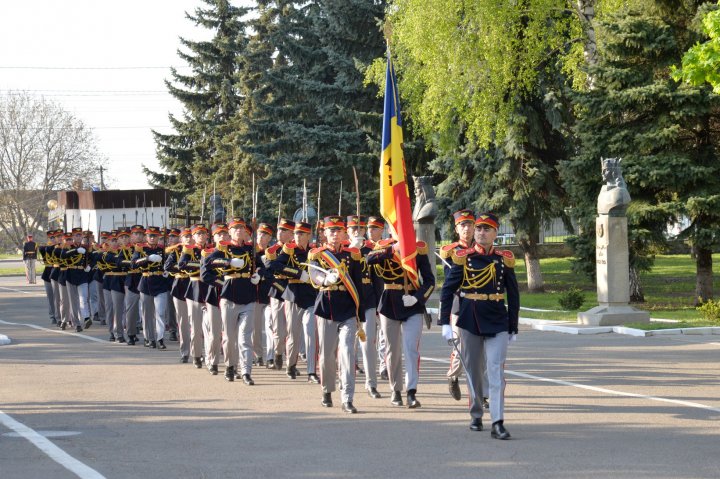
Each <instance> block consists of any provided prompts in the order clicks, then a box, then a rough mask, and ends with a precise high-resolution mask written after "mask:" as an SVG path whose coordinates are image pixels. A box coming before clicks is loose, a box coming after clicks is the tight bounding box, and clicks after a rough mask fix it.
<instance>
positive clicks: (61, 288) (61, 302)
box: [50, 231, 72, 330]
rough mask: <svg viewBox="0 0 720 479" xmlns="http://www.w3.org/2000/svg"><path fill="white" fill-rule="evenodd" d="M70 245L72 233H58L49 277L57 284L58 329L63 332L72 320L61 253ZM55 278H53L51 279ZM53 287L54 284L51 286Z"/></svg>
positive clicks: (65, 268) (65, 272) (64, 266)
mask: <svg viewBox="0 0 720 479" xmlns="http://www.w3.org/2000/svg"><path fill="white" fill-rule="evenodd" d="M71 244H72V233H71V232H69V231H68V232H63V231H61V232H60V241H59V242H58V244H57V245H56V246H55V248H54V249H53V253H52V254H53V257H54V258H55V261H56V263H55V264H53V269H54V271H53V272H52V273H51V275H50V279H51V280H55V283H57V288H58V290H57V294H56V295H55V298H56V301H57V310H58V311H60V317H61V318H62V319H61V321H60V324H59V326H60V329H62V330H65V328H67V327H68V326H72V319H71V316H70V299H69V298H68V294H67V283H66V281H65V278H66V277H67V266H66V264H65V260H64V259H63V257H62V255H63V251H65V250H66V249H68V248H70V245H71ZM53 276H55V277H53ZM53 286H54V284H53Z"/></svg>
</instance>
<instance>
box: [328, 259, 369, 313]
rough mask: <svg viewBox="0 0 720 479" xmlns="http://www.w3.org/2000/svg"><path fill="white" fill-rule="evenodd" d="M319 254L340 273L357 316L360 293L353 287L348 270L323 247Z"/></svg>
mask: <svg viewBox="0 0 720 479" xmlns="http://www.w3.org/2000/svg"><path fill="white" fill-rule="evenodd" d="M319 256H320V257H321V258H322V260H323V261H324V262H325V264H327V265H328V266H330V267H331V268H335V269H336V270H337V272H338V273H339V274H340V281H342V283H343V285H345V289H347V292H348V293H350V296H351V297H352V299H353V301H354V302H355V312H356V313H357V315H358V317H359V315H360V294H359V293H358V290H357V288H356V287H355V283H353V280H352V278H351V277H350V275H348V272H347V271H346V270H345V268H344V267H343V264H342V262H340V260H338V259H337V258H336V257H335V255H334V254H332V253H331V252H330V251H328V250H327V249H324V250H322V251H321V252H320V254H319Z"/></svg>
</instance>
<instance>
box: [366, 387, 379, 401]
mask: <svg viewBox="0 0 720 479" xmlns="http://www.w3.org/2000/svg"><path fill="white" fill-rule="evenodd" d="M368 396H370V397H371V398H373V399H380V398H381V397H382V396H381V395H380V393H379V392H378V390H377V388H370V389H368Z"/></svg>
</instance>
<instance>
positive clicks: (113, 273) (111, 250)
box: [102, 227, 137, 346]
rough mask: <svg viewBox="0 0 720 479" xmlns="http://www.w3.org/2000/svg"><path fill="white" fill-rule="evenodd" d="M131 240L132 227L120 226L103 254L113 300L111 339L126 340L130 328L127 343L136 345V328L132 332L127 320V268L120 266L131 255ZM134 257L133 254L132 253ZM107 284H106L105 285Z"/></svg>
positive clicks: (107, 281) (106, 282) (107, 280)
mask: <svg viewBox="0 0 720 479" xmlns="http://www.w3.org/2000/svg"><path fill="white" fill-rule="evenodd" d="M129 242H130V228H125V227H123V228H120V229H119V230H117V231H114V232H111V235H110V238H109V243H108V247H107V250H106V251H105V253H104V254H103V257H102V262H103V263H105V277H104V283H105V284H106V285H107V287H108V288H109V290H110V299H111V301H112V313H113V315H112V318H110V321H108V322H109V323H110V324H109V325H108V329H110V341H117V342H118V343H124V342H125V330H126V329H127V330H128V339H127V344H128V345H129V346H134V345H135V341H137V336H136V335H135V330H134V329H133V330H132V334H130V327H129V326H128V325H127V324H126V321H125V291H126V287H125V280H126V279H127V268H124V267H121V266H120V260H121V259H122V258H124V257H125V256H127V255H130V252H129V251H126V250H127V247H128V243H129ZM130 257H131V258H132V256H131V255H130ZM103 286H105V285H103Z"/></svg>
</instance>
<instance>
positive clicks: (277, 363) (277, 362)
mask: <svg viewBox="0 0 720 479" xmlns="http://www.w3.org/2000/svg"><path fill="white" fill-rule="evenodd" d="M282 364H283V363H282V354H276V355H275V369H277V370H278V371H280V370H281V369H282Z"/></svg>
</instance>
